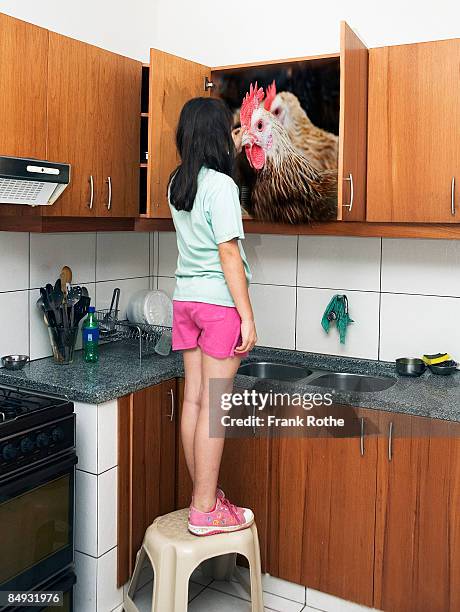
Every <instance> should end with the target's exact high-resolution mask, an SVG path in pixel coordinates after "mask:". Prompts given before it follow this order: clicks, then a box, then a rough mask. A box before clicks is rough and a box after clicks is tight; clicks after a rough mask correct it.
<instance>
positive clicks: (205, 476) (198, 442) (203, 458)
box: [193, 353, 241, 512]
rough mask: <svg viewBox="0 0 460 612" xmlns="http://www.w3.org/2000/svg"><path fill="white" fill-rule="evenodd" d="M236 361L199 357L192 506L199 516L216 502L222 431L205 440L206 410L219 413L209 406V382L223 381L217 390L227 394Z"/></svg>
mask: <svg viewBox="0 0 460 612" xmlns="http://www.w3.org/2000/svg"><path fill="white" fill-rule="evenodd" d="M240 361H241V360H240V358H239V357H228V358H227V359H216V358H215V357H211V356H210V355H206V354H204V353H203V354H202V376H201V383H202V384H201V406H200V411H199V415H198V421H197V425H196V431H195V443H194V451H195V452H194V481H193V485H194V488H193V505H194V507H195V508H197V510H200V511H201V512H209V511H210V510H211V509H212V508H213V507H214V504H215V502H216V487H217V480H218V477H219V468H220V462H221V459H222V451H223V449H224V441H225V440H224V430H223V428H222V436H221V437H219V438H217V437H216V438H210V437H209V413H210V410H212V411H220V407H219V406H210V405H209V382H210V380H212V379H220V380H223V379H225V381H226V382H225V389H223V388H222V389H220V385H219V390H220V391H222V392H227V393H228V392H231V390H232V388H233V380H234V378H235V374H236V371H237V370H238V367H239V365H240Z"/></svg>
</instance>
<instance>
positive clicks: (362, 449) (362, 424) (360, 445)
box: [359, 417, 364, 457]
mask: <svg viewBox="0 0 460 612" xmlns="http://www.w3.org/2000/svg"><path fill="white" fill-rule="evenodd" d="M359 452H360V453H361V457H364V417H361V434H360V437H359Z"/></svg>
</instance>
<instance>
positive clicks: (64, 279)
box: [60, 266, 72, 296]
mask: <svg viewBox="0 0 460 612" xmlns="http://www.w3.org/2000/svg"><path fill="white" fill-rule="evenodd" d="M60 279H61V288H62V292H63V293H64V295H65V296H67V287H68V286H69V285H70V283H71V282H72V270H71V269H70V268H69V266H64V267H63V268H62V270H61V275H60Z"/></svg>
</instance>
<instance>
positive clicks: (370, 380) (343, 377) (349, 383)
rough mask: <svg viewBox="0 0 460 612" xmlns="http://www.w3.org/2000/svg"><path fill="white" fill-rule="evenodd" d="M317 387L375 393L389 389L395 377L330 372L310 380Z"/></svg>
mask: <svg viewBox="0 0 460 612" xmlns="http://www.w3.org/2000/svg"><path fill="white" fill-rule="evenodd" d="M310 382H311V384H312V385H316V386H317V387H326V388H328V389H334V390H335V391H357V392H360V393H363V392H367V393H375V392H377V391H384V390H385V389H389V388H390V387H392V386H393V385H394V384H395V383H396V378H391V377H390V376H367V375H366V374H349V373H339V372H330V373H327V374H321V376H318V378H315V379H313V380H311V381H310Z"/></svg>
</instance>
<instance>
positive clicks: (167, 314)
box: [144, 289, 173, 327]
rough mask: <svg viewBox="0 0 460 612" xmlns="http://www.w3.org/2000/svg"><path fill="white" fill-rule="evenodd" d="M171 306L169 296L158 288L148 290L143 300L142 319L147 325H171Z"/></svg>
mask: <svg viewBox="0 0 460 612" xmlns="http://www.w3.org/2000/svg"><path fill="white" fill-rule="evenodd" d="M172 312H173V306H172V301H171V298H170V297H169V296H168V295H167V294H166V293H165V292H164V291H161V290H160V289H155V290H154V291H149V294H148V295H147V297H146V298H145V302H144V319H145V322H146V323H148V324H149V325H165V326H166V327H171V325H172Z"/></svg>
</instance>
